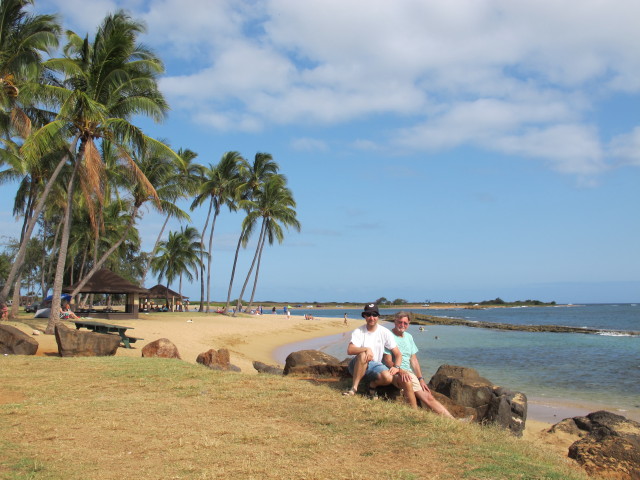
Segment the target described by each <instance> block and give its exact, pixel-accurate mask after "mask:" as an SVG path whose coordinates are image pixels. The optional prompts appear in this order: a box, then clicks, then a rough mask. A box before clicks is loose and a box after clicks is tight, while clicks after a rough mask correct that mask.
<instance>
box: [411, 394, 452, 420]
mask: <svg viewBox="0 0 640 480" xmlns="http://www.w3.org/2000/svg"><path fill="white" fill-rule="evenodd" d="M415 393H416V397H418V398H419V399H420V401H421V402H422V404H423V405H426V406H427V407H429V408H430V409H431V410H433V411H434V412H435V413H437V414H438V415H442V416H444V417H448V418H455V417H454V416H453V415H451V413H449V410H447V409H446V408H445V406H444V405H442V404H441V403H440V402H439V401H438V400H436V398H435V397H434V396H433V395H432V394H431V392H430V391H429V390H427V391H425V390H420V391H419V392H415Z"/></svg>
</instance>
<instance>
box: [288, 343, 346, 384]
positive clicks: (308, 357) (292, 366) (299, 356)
mask: <svg viewBox="0 0 640 480" xmlns="http://www.w3.org/2000/svg"><path fill="white" fill-rule="evenodd" d="M284 374H285V375H299V376H312V377H332V378H340V377H342V378H346V377H349V371H348V369H347V366H346V365H345V364H344V363H340V360H338V359H337V358H336V357H333V356H331V355H328V354H326V353H324V352H321V351H319V350H300V351H297V352H292V353H290V354H289V355H288V356H287V359H286V361H285V365H284Z"/></svg>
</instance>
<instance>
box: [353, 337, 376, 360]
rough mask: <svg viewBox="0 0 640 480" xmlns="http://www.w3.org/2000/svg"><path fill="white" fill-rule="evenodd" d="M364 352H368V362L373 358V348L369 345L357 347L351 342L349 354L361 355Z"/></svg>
mask: <svg viewBox="0 0 640 480" xmlns="http://www.w3.org/2000/svg"><path fill="white" fill-rule="evenodd" d="M362 352H365V353H366V354H367V362H370V361H371V360H373V350H371V349H370V348H369V347H356V346H355V345H354V344H353V343H351V342H350V343H349V346H348V347H347V355H359V354H360V353H362Z"/></svg>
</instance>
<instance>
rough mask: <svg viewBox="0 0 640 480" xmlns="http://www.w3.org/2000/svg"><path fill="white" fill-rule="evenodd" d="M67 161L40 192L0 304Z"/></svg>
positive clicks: (1, 293) (74, 143)
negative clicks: (40, 194)
mask: <svg viewBox="0 0 640 480" xmlns="http://www.w3.org/2000/svg"><path fill="white" fill-rule="evenodd" d="M78 138H79V137H77V136H76V138H75V139H74V141H73V150H72V151H75V147H76V145H77V142H78ZM67 160H69V157H68V156H67V155H65V156H64V157H63V158H62V160H60V162H59V163H58V165H57V166H56V168H55V170H54V171H53V173H52V174H51V177H49V180H48V181H47V184H46V185H45V187H44V191H43V192H42V196H41V197H40V199H39V200H38V204H37V205H36V208H35V209H34V210H33V215H32V216H31V219H30V220H29V225H28V226H27V231H26V232H25V235H24V238H23V239H22V241H21V242H20V248H19V249H18V253H17V254H16V258H15V260H14V262H13V265H12V266H11V271H10V272H9V275H8V276H7V278H6V280H5V284H4V288H3V289H2V291H0V302H4V301H5V300H6V298H7V296H8V294H9V289H10V288H11V285H12V284H13V282H14V281H15V278H16V276H17V275H18V271H19V270H21V269H22V267H23V266H24V257H25V255H26V253H27V243H28V242H29V239H30V238H31V234H32V233H33V229H34V228H35V226H36V222H37V220H38V217H39V216H40V213H42V210H43V209H44V205H45V202H46V200H47V197H48V196H49V193H50V192H51V189H52V188H53V185H54V184H55V182H56V179H57V178H58V175H59V174H60V172H61V171H62V167H64V165H65V163H67Z"/></svg>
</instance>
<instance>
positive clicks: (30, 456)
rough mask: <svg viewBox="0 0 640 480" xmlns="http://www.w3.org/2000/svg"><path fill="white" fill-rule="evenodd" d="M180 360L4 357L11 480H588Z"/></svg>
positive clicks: (271, 382) (1, 412)
mask: <svg viewBox="0 0 640 480" xmlns="http://www.w3.org/2000/svg"><path fill="white" fill-rule="evenodd" d="M340 388H342V385H339V384H327V383H311V382H307V381H303V380H296V379H292V378H286V377H275V376H267V375H258V376H256V375H243V374H237V373H226V372H216V371H212V370H209V369H207V368H205V367H202V366H200V365H194V364H190V363H187V362H182V361H177V360H163V359H143V358H128V357H103V358H58V357H24V356H0V432H1V433H0V478H2V479H65V480H72V479H78V480H86V479H101V480H102V479H119V480H120V479H126V478H135V479H137V480H140V479H156V480H157V479H216V478H220V479H222V478H224V479H231V478H238V479H372V478H381V479H398V480H400V479H402V480H409V479H421V478H425V479H459V478H468V479H483V478H484V479H494V478H514V479H516V478H517V479H585V478H587V477H586V475H584V474H583V473H581V471H579V470H578V468H577V467H575V466H572V465H570V464H569V463H568V462H569V461H568V460H563V459H561V458H559V457H558V456H557V454H555V453H553V452H552V451H551V450H547V449H546V448H545V447H543V446H540V445H534V444H532V443H529V442H527V441H524V440H520V439H515V438H512V437H511V436H510V435H508V434H507V433H506V432H504V431H502V430H498V429H495V428H488V427H480V426H478V425H473V424H465V423H461V422H457V421H452V420H447V419H443V418H440V417H438V416H436V415H433V414H431V413H429V412H424V411H412V410H410V409H408V408H406V407H405V406H404V405H401V404H399V403H395V402H384V401H371V400H368V399H366V398H362V397H359V396H358V397H349V398H345V397H342V396H341V395H340V391H339V389H340Z"/></svg>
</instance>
